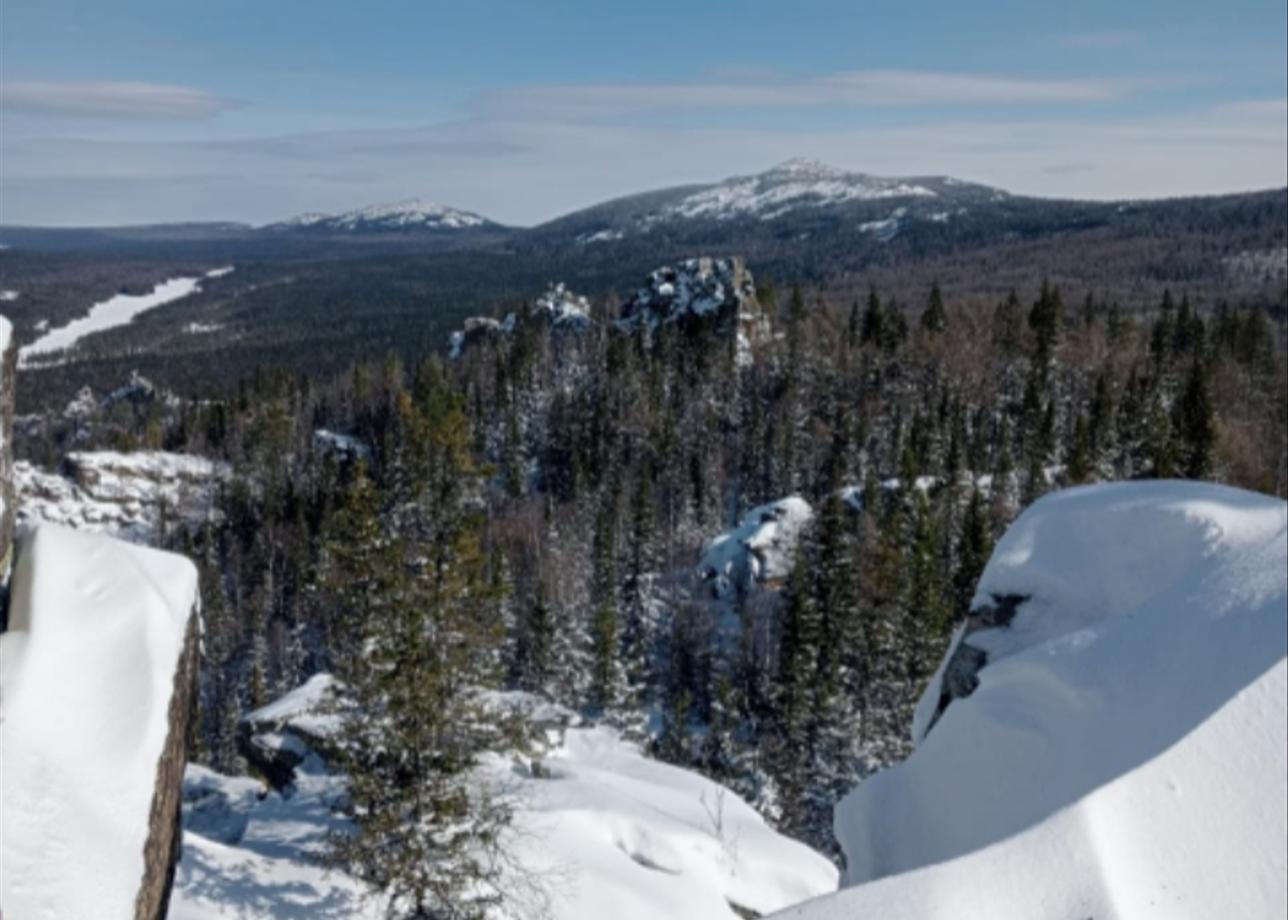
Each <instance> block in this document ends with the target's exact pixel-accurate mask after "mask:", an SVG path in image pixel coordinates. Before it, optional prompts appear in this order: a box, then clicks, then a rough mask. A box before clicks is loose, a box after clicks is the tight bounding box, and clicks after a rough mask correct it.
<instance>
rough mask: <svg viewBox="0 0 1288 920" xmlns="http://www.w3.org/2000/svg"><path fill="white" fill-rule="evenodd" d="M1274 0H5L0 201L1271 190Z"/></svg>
mask: <svg viewBox="0 0 1288 920" xmlns="http://www.w3.org/2000/svg"><path fill="white" fill-rule="evenodd" d="M1286 11H1288V5H1286V4H1284V3H1283V0H1273V2H1250V0H1233V2H1226V3H1223V4H1213V3H1210V2H1209V3H1201V4H1200V3H1194V2H1189V0H1176V2H1169V3H1162V2H1138V3H1123V2H1118V3H1106V2H1100V0H1089V2H1081V3H1077V4H1071V3H1059V4H1057V3H1033V2H1029V3H1011V2H999V3H970V4H963V3H960V2H946V0H935V2H903V3H885V2H882V3H862V2H855V0H851V2H846V3H841V2H816V3H810V2H797V3H795V4H783V3H781V2H779V3H765V2H743V3H706V4H701V5H698V4H695V3H687V4H685V3H671V2H655V3H651V4H624V3H604V2H601V3H571V2H554V0H546V2H541V3H535V2H527V3H519V2H486V0H476V2H472V3H440V2H432V0H420V2H398V3H395V2H366V3H352V2H351V3H345V4H328V3H323V2H317V0H314V2H299V0H259V2H255V3H250V2H242V0H226V2H218V0H206V2H200V3H199V2H193V0H169V2H153V0H138V2H111V0H92V2H90V0H3V3H0V221H3V222H7V223H19V222H24V223H41V224H107V223H122V222H137V221H153V220H184V219H236V220H248V221H252V222H264V221H269V220H274V219H278V218H282V217H285V216H289V215H290V214H293V213H296V212H298V211H303V210H337V209H343V208H349V207H355V206H358V205H362V204H366V203H370V202H375V201H385V200H396V199H399V198H405V197H410V196H423V197H427V198H432V199H435V200H439V201H441V202H444V203H447V204H452V205H456V206H460V207H466V208H471V209H475V210H478V211H480V212H482V213H484V214H487V215H488V216H491V217H493V218H495V219H499V220H503V221H507V222H513V223H520V224H527V223H534V222H538V221H541V220H545V219H549V218H551V217H555V216H557V215H558V214H560V213H563V212H566V211H568V210H572V209H574V208H576V207H580V206H584V205H586V204H590V203H593V202H595V201H598V200H602V199H604V198H607V197H611V196H613V195H618V194H626V193H630V192H634V191H640V190H644V189H647V188H651V187H657V186H662V185H667V184H673V183H679V182H692V181H701V180H709V179H716V178H721V177H724V176H727V175H731V174H738V173H746V172H755V171H759V170H762V169H765V168H768V167H769V166H771V165H773V164H774V163H775V162H778V161H781V160H784V159H787V158H788V157H791V156H796V155H800V156H808V157H812V158H816V159H821V160H824V161H826V162H829V163H832V164H833V165H836V166H841V167H845V168H851V169H855V170H864V171H869V172H875V173H882V174H917V173H921V174H925V173H936V174H940V173H942V174H951V175H957V176H960V177H962V178H966V179H973V180H977V181H983V182H988V183H991V184H994V185H999V186H1002V187H1004V188H1007V189H1010V190H1012V191H1016V192H1021V193H1031V194H1043V195H1060V196H1070V197H1098V198H1107V197H1128V196H1133V197H1153V196H1160V195H1175V194H1188V193H1210V192H1219V191H1230V190H1238V189H1248V188H1261V187H1269V186H1278V185H1284V184H1285V183H1288V167H1286V166H1285V162H1286V161H1288V103H1286V102H1285V97H1286V96H1288V87H1286V84H1288V64H1286V61H1288V48H1286V46H1285V42H1286V39H1285V34H1286V33H1288V12H1286Z"/></svg>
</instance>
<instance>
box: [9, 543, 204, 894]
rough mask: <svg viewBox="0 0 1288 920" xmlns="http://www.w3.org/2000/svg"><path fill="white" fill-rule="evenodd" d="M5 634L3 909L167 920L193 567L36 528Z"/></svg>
mask: <svg viewBox="0 0 1288 920" xmlns="http://www.w3.org/2000/svg"><path fill="white" fill-rule="evenodd" d="M16 555H17V563H16V566H15V569H14V575H13V581H12V585H11V588H12V593H11V602H10V607H9V623H8V631H7V632H5V633H3V634H0V751H2V752H3V760H4V769H3V771H2V772H0V808H2V809H3V814H4V834H3V835H2V837H0V862H2V863H3V865H4V872H3V875H2V877H0V905H3V910H4V913H5V916H12V917H23V918H32V920H41V918H71V917H136V918H145V917H146V918H153V917H157V918H159V917H162V916H164V914H165V910H166V901H167V900H168V896H169V881H170V878H169V876H170V873H171V871H172V866H173V858H174V856H175V855H176V852H177V844H178V841H177V840H176V839H175V838H176V824H177V816H178V809H179V797H180V792H181V788H180V784H181V780H182V773H183V761H184V759H185V753H186V752H185V750H184V743H185V738H184V735H185V728H186V719H187V714H188V708H189V705H190V703H191V693H192V686H193V678H194V677H195V665H196V634H197V623H196V617H195V616H194V615H193V614H194V609H195V605H196V602H197V573H196V569H195V568H194V567H193V565H192V563H191V562H189V561H188V560H187V559H185V558H183V557H181V556H177V555H174V554H171V553H163V552H159V551H157V550H152V549H145V548H142V547H138V546H133V545H130V544H127V543H123V542H120V541H117V540H112V539H109V538H106V537H102V536H98V535H93V534H85V533H78V532H75V531H71V530H66V529H63V528H60V527H53V526H41V527H37V528H35V529H34V530H31V531H29V532H28V533H26V534H25V535H23V536H22V537H21V538H20V539H19V541H18V546H17V554H16Z"/></svg>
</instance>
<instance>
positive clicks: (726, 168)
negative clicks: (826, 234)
mask: <svg viewBox="0 0 1288 920" xmlns="http://www.w3.org/2000/svg"><path fill="white" fill-rule="evenodd" d="M0 145H2V146H3V156H4V163H5V170H4V174H3V176H2V177H0V197H2V198H3V202H4V215H3V220H4V222H7V223H23V222H30V223H61V224H85V223H126V222H147V221H160V220H190V219H243V220H250V221H254V222H268V221H272V220H279V219H282V218H284V217H287V216H290V215H292V214H294V213H297V212H301V211H309V210H322V211H330V210H342V209H346V208H352V207H356V206H359V205H363V204H367V203H370V202H374V201H385V200H397V199H400V198H406V197H410V196H413V195H423V196H426V197H429V198H434V199H437V200H440V201H442V202H443V203H446V204H451V205H455V206H458V207H464V208H468V209H470V210H474V211H478V212H480V213H483V214H486V215H488V216H489V217H492V218H494V219H497V220H501V221H505V222H509V223H516V224H528V223H535V222H539V221H542V220H547V219H550V218H553V217H555V216H557V215H559V214H562V213H565V212H568V211H571V210H574V209H576V208H579V207H583V206H586V205H590V204H593V203H596V202H598V201H602V200H604V199H607V198H610V197H614V196H618V195H625V194H630V193H633V192H639V191H644V190H647V189H650V188H659V187H663V186H668V185H677V184H683V183H690V182H701V181H710V180H715V179H720V178H723V177H725V176H728V175H733V174H740V173H749V172H756V171H759V170H762V169H765V168H767V167H768V166H770V165H772V164H773V163H775V162H778V161H781V160H785V159H787V158H789V157H791V156H796V155H800V156H808V157H813V158H817V159H821V160H824V161H827V162H830V163H832V164H834V165H836V166H840V167H843V168H848V169H854V170H862V171H867V172H872V173H876V174H886V175H918V174H922V175H924V174H948V175H955V176H957V177H959V178H963V179H969V180H975V181H979V182H985V183H988V184H991V185H996V186H1000V187H1002V188H1005V189H1008V190H1010V191H1013V192H1018V193H1023V194H1035V195H1050V196H1059V197H1078V198H1148V197H1161V196H1169V195H1190V194H1207V193H1219V192H1229V191H1235V190H1248V189H1257V188H1270V187H1281V186H1284V185H1285V184H1288V165H1285V164H1286V162H1288V101H1286V100H1284V99H1272V100H1255V101H1246V102H1237V103H1230V104H1226V105H1221V106H1213V107H1206V108H1202V109H1195V110H1193V111H1190V112H1187V113H1183V114H1169V115H1154V116H1140V115H1136V116H1132V117H1110V116H1107V115H1097V116H1096V117H1091V116H1090V115H1087V114H1085V113H1083V114H1082V116H1081V117H1064V118H1060V117H1053V116H1051V115H1050V114H1048V115H1047V117H1044V118H1041V119H1034V118H1030V119H1022V118H1019V117H1015V118H1007V119H998V118H988V119H976V120H970V119H966V118H964V117H958V118H955V119H952V120H945V119H932V118H930V117H929V116H928V117H927V118H926V119H924V120H923V121H922V122H921V123H919V124H905V125H899V126H895V127H875V126H867V127H854V128H845V129H834V130H809V129H800V128H793V129H791V130H788V129H771V128H762V127H737V128H734V127H716V126H712V125H710V124H704V123H702V120H700V119H699V120H696V123H693V124H685V125H658V124H649V123H644V122H637V123H629V122H628V123H612V122H606V121H601V120H596V119H586V120H559V119H544V120H543V119H535V118H532V117H528V116H525V117H523V118H517V117H516V118H501V117H492V118H487V119H484V118H474V119H468V120H461V121H455V122H451V123H444V124H437V125H428V126H421V127H411V128H406V129H392V130H384V131H348V132H330V133H311V134H292V135H286V136H281V137H275V138H251V139H245V140H236V141H209V140H207V141H187V140H184V141H168V142H160V141H154V142H148V141H143V140H132V141H108V140H92V139H87V138H85V137H80V138H48V137H47V138H44V139H36V138H27V139H22V138H18V137H13V136H10V132H6V134H5V136H4V137H3V138H0Z"/></svg>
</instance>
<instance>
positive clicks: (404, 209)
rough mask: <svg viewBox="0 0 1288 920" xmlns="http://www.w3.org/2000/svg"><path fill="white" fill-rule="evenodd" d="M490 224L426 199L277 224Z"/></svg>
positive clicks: (455, 226)
mask: <svg viewBox="0 0 1288 920" xmlns="http://www.w3.org/2000/svg"><path fill="white" fill-rule="evenodd" d="M488 223H490V221H488V220H487V219H486V218H484V217H482V216H480V215H478V214H475V213H473V212H472V211H463V210H461V209H460V208H453V207H449V206H447V205H442V204H438V203H437V202H433V201H429V200H427V199H424V198H409V199H406V200H404V201H396V202H391V203H388V204H373V205H367V206H366V207H363V208H356V209H355V210H352V211H345V212H343V213H340V214H321V213H316V212H310V213H307V214H301V215H299V216H297V217H292V218H290V219H289V220H286V221H283V222H281V223H280V224H276V225H275V226H276V227H279V228H299V227H310V228H319V229H326V230H366V229H372V230H397V229H411V228H423V229H427V230H463V229H467V228H471V227H483V226H486V225H487V224H488Z"/></svg>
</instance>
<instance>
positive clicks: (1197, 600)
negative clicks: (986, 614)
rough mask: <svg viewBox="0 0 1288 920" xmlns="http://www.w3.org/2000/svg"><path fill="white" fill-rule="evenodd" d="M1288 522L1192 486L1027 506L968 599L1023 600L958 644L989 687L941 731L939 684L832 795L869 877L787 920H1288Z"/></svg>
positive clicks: (1223, 492) (1132, 487) (1093, 490)
mask: <svg viewBox="0 0 1288 920" xmlns="http://www.w3.org/2000/svg"><path fill="white" fill-rule="evenodd" d="M1286 525H1288V506H1286V505H1285V504H1284V503H1283V502H1281V501H1279V500H1277V499H1273V498H1268V497H1264V496H1260V495H1254V494H1252V493H1248V492H1243V491H1239V490H1235V489H1229V488H1224V487H1220V486H1213V485H1207V484H1199V483H1179V482H1158V483H1139V484H1137V483H1132V484H1119V485H1106V486H1094V487H1089V488H1081V489H1071V490H1069V491H1067V492H1062V493H1059V494H1056V495H1052V496H1049V497H1047V498H1045V499H1043V500H1042V501H1040V502H1038V503H1037V504H1035V505H1034V506H1033V507H1032V508H1030V509H1029V510H1028V511H1026V512H1025V513H1024V514H1023V515H1022V516H1021V517H1020V519H1019V520H1018V521H1017V522H1016V523H1015V524H1014V526H1012V527H1011V529H1010V530H1009V531H1008V532H1007V534H1006V536H1005V537H1004V538H1003V539H1002V541H1001V542H1000V543H999V545H998V547H997V549H996V551H995V553H994V555H993V558H992V560H991V561H990V562H989V564H988V567H987V568H986V570H985V572H984V574H983V576H982V578H981V580H980V584H979V590H978V593H977V595H976V598H975V605H976V607H977V608H978V607H984V606H986V605H989V604H991V603H995V602H996V598H998V597H1003V596H1006V595H1020V596H1023V597H1025V598H1027V600H1025V601H1024V602H1023V603H1021V604H1020V605H1019V607H1018V610H1017V612H1016V614H1015V616H1014V619H1013V620H1012V621H1011V623H1010V625H1009V626H1006V627H1001V628H993V629H984V630H980V631H976V632H974V633H972V634H971V635H970V636H969V638H968V639H967V640H965V641H969V643H970V644H971V645H972V646H974V647H976V648H979V649H982V650H984V651H985V652H986V654H987V662H986V664H985V665H984V667H983V668H982V669H981V670H980V671H979V672H978V675H977V676H978V679H979V685H978V687H977V689H976V690H975V691H974V693H973V694H972V695H970V696H969V697H967V698H964V699H957V700H954V701H952V702H951V703H950V704H949V705H948V707H947V708H946V709H945V710H944V711H943V714H942V717H941V718H940V719H939V721H938V722H937V723H935V724H934V726H933V727H932V728H930V729H929V731H928V732H926V731H925V729H926V726H928V725H929V722H930V719H929V715H930V713H932V712H933V711H934V709H935V708H936V706H937V704H938V702H939V698H940V697H939V689H940V688H939V687H938V686H937V682H936V681H932V683H931V686H930V687H929V688H928V689H927V691H926V694H925V696H924V697H923V699H922V702H921V705H920V706H919V713H918V719H917V723H918V724H917V726H916V730H917V732H918V734H922V733H924V738H923V739H922V740H921V743H920V744H919V746H918V749H917V751H916V752H915V753H914V754H913V755H912V757H910V758H909V759H908V760H907V761H906V762H905V763H903V764H901V765H900V766H898V767H895V768H893V769H891V770H889V771H887V772H885V773H882V774H878V775H877V776H874V777H873V778H872V779H870V780H868V781H867V782H865V783H864V784H863V785H862V786H860V787H859V788H858V789H856V790H855V791H853V792H852V793H850V795H849V796H847V797H846V799H844V800H843V801H842V802H841V804H840V805H839V806H838V808H837V814H836V830H837V836H838V839H839V840H840V841H841V843H842V846H843V847H844V849H845V853H846V857H847V866H848V869H847V872H846V877H845V880H844V881H845V884H846V885H849V886H857V887H852V888H849V889H848V890H844V891H842V892H840V893H839V894H837V895H834V896H832V897H830V898H825V899H822V900H819V901H816V902H813V903H810V904H807V905H803V906H800V907H798V908H795V909H794V910H792V911H789V912H788V913H787V914H785V916H787V917H795V918H801V920H834V918H835V920H839V918H842V917H845V918H849V917H858V916H871V917H881V918H883V920H898V918H938V917H952V918H981V920H983V918H990V920H995V918H1008V917H1014V918H1030V917H1079V918H1080V917H1093V916H1094V917H1095V918H1096V920H1108V918H1115V917H1121V918H1137V917H1166V918H1182V920H1183V918H1195V920H1200V918H1210V917H1219V916H1230V917H1282V916H1285V915H1286V914H1288V895H1286V894H1285V880H1286V878H1288V865H1286V863H1285V840H1286V839H1288V826H1286V819H1285V813H1286V812H1288V780H1286V779H1285V775H1286V770H1288V729H1286V725H1288V711H1286V710H1288V681H1286V676H1288V665H1286V663H1285V657H1286V652H1288V574H1286V572H1288V531H1286V529H1285V528H1286ZM956 641H957V642H958V643H960V642H962V641H963V637H961V636H959V637H958V639H957V640H956ZM949 654H950V656H951V654H952V653H951V652H950V653H949Z"/></svg>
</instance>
